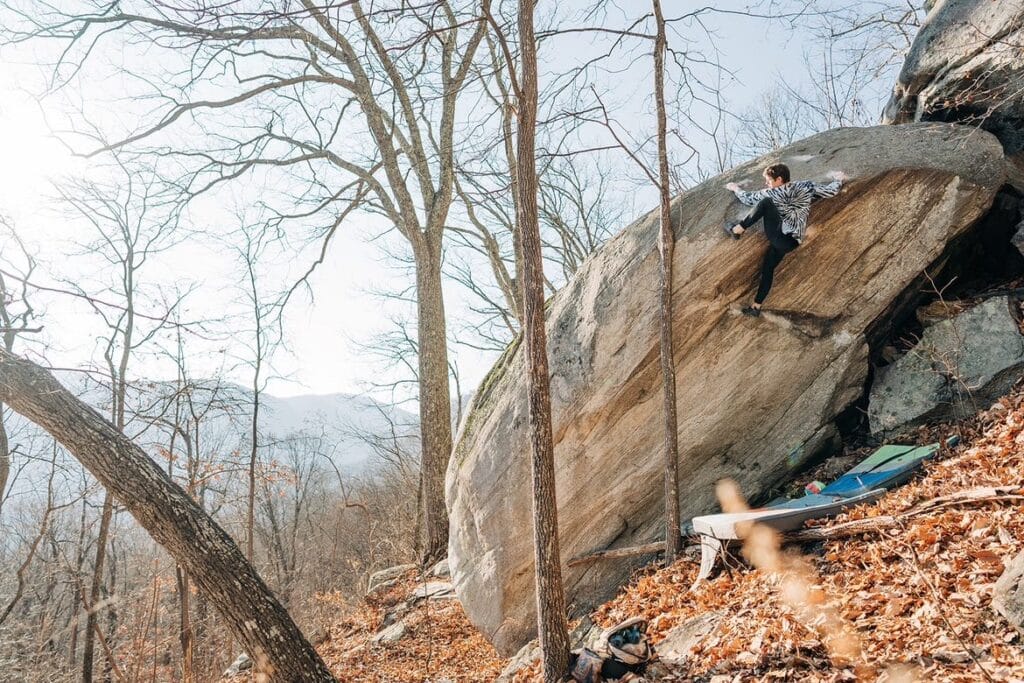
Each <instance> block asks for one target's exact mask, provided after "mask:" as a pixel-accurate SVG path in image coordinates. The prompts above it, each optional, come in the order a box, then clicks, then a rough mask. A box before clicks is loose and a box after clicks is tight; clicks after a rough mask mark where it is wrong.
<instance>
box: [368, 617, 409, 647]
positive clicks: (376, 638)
mask: <svg viewBox="0 0 1024 683" xmlns="http://www.w3.org/2000/svg"><path fill="white" fill-rule="evenodd" d="M405 632H406V628H405V622H402V621H400V622H398V623H397V624H392V625H391V626H388V627H387V628H386V629H384V630H383V631H378V632H377V633H375V634H374V635H373V637H371V638H370V642H371V643H375V644H377V645H380V644H381V643H396V642H398V641H399V640H401V639H402V638H403V637H404V636H405Z"/></svg>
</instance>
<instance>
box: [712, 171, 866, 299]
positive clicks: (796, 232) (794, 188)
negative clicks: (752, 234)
mask: <svg viewBox="0 0 1024 683" xmlns="http://www.w3.org/2000/svg"><path fill="white" fill-rule="evenodd" d="M762 175H763V176H764V184H765V189H763V190H756V191H754V192H747V191H746V190H744V189H743V188H741V187H740V186H739V185H738V184H736V183H729V184H728V185H726V186H725V189H727V190H729V191H730V192H734V193H735V194H736V197H737V198H738V199H739V200H740V201H741V202H742V203H744V204H746V205H747V206H752V207H754V208H753V209H752V210H751V211H750V213H748V214H747V215H746V217H744V218H743V219H742V220H741V221H740V222H738V223H731V222H727V223H726V225H725V232H726V234H728V235H729V237H731V238H732V239H734V240H738V239H739V238H740V237H741V236H742V235H743V233H744V232H746V230H747V228H749V227H750V226H752V225H754V224H755V223H757V221H759V220H761V221H764V236H765V237H767V238H768V251H767V252H765V255H764V261H762V263H761V280H760V283H759V284H758V286H757V294H755V295H754V302H753V303H752V304H751V305H749V306H745V307H744V308H743V314H744V315H749V316H753V317H757V316H759V315H761V305H762V304H763V303H764V300H765V298H767V296H768V292H769V291H770V290H771V288H772V281H773V280H774V278H775V269H776V268H777V267H778V265H779V264H780V263H782V259H783V258H785V256H786V254H788V253H789V252H791V251H793V250H794V249H796V248H797V247H798V246H800V243H801V242H802V241H803V239H804V233H805V231H806V230H807V216H808V214H810V212H811V202H813V201H814V200H815V199H821V198H824V197H834V196H836V195H837V194H839V190H840V189H841V188H842V186H843V181H845V180H846V174H845V173H843V172H842V171H832V172H831V173H830V174H829V177H830V178H831V179H832V182H830V183H816V182H813V181H810V180H798V181H796V182H790V173H789V167H788V166H786V165H785V164H772V165H770V166H768V167H767V168H765V169H764V172H763V174H762Z"/></svg>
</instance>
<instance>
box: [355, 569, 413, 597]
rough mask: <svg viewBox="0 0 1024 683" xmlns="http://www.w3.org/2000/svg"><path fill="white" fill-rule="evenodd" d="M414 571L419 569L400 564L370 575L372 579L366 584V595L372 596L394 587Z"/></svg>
mask: <svg viewBox="0 0 1024 683" xmlns="http://www.w3.org/2000/svg"><path fill="white" fill-rule="evenodd" d="M414 569H418V567H417V566H416V565H414V564H399V565H396V566H394V567H387V568H385V569H381V570H380V571H377V572H374V573H373V574H370V579H369V581H367V582H366V594H367V595H371V594H373V593H376V592H377V591H379V590H384V589H386V588H390V587H391V586H394V585H395V584H396V583H398V581H399V579H401V578H402V577H403V576H405V575H406V574H408V573H409V572H411V571H412V570H414Z"/></svg>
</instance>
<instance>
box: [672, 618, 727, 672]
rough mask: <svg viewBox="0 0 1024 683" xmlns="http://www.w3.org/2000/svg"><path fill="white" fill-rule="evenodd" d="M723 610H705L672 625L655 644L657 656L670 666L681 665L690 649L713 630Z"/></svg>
mask: <svg viewBox="0 0 1024 683" xmlns="http://www.w3.org/2000/svg"><path fill="white" fill-rule="evenodd" d="M723 616H725V614H724V613H723V612H706V613H704V614H702V615H700V616H699V617H694V618H693V619H689V620H687V621H684V622H683V623H681V624H679V625H678V626H674V627H673V628H671V629H669V631H668V633H666V634H665V638H664V639H663V640H662V641H661V642H660V643H658V644H657V645H656V648H657V650H658V658H659V659H660V660H661V661H662V662H664V663H665V664H668V665H670V666H681V665H682V664H684V663H685V662H686V660H687V659H688V658H689V657H690V649H691V648H693V646H694V645H696V644H697V643H699V642H700V641H701V640H703V639H704V638H705V637H707V635H708V634H709V633H711V632H712V631H714V630H715V628H716V627H717V626H718V624H719V622H721V621H722V617H723Z"/></svg>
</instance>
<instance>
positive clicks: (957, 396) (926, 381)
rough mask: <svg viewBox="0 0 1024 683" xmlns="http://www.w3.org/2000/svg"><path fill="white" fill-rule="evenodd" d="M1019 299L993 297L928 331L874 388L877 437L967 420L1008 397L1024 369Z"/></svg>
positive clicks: (871, 407)
mask: <svg viewBox="0 0 1024 683" xmlns="http://www.w3.org/2000/svg"><path fill="white" fill-rule="evenodd" d="M1016 308H1017V304H1016V302H1015V301H1011V300H1010V299H1009V298H1008V297H1005V296H1000V297H992V298H991V299H988V300H986V301H983V302H982V303H980V304H978V305H977V306H974V307H973V308H970V309H968V310H966V311H963V312H962V313H959V314H957V315H955V316H953V317H951V318H949V319H947V320H942V321H940V322H937V323H935V324H933V325H931V326H930V327H928V328H926V329H925V331H924V334H922V335H921V340H920V342H918V343H917V344H916V345H915V346H914V348H912V349H911V350H910V351H908V352H907V353H906V354H905V355H904V356H902V357H900V358H899V359H898V360H896V362H895V363H892V364H891V365H887V366H885V367H884V368H881V369H880V370H879V371H878V373H877V375H876V376H875V381H874V382H873V383H872V385H871V395H870V400H869V402H868V420H869V423H870V425H871V431H872V432H873V433H876V434H877V433H888V432H892V431H894V430H896V429H899V428H905V427H909V426H913V425H916V424H920V423H922V422H925V421H926V420H931V419H936V418H942V417H966V416H967V415H973V414H974V413H975V412H977V411H978V409H979V407H983V406H986V405H988V403H989V402H991V401H992V399H994V398H996V397H998V396H1002V395H1003V394H1005V393H1006V392H1007V391H1008V390H1009V388H1010V386H1012V384H1013V382H1014V381H1015V380H1016V379H1017V378H1019V377H1020V375H1021V371H1022V370H1024V336H1021V333H1020V329H1019V328H1018V325H1017V320H1016V318H1015V317H1014V316H1013V314H1012V311H1013V310H1015V309H1016Z"/></svg>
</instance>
